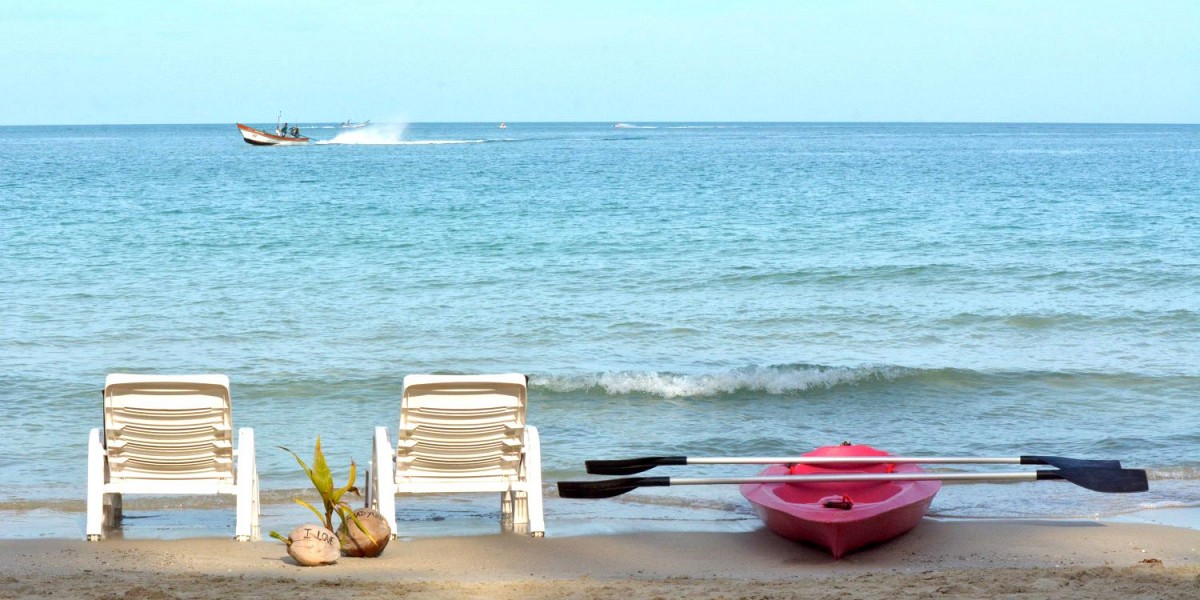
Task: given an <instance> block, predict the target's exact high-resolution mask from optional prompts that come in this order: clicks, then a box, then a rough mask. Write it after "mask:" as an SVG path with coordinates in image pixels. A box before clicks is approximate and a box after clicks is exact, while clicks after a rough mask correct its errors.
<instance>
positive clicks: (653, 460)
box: [583, 456, 687, 475]
mask: <svg viewBox="0 0 1200 600" xmlns="http://www.w3.org/2000/svg"><path fill="white" fill-rule="evenodd" d="M583 464H584V466H585V467H586V468H587V472H588V473H592V474H593V475H633V474H634V473H641V472H642V471H649V470H650V469H653V468H654V467H665V466H668V465H686V464H687V457H686V456H644V457H642V458H621V459H617V460H585V461H583Z"/></svg>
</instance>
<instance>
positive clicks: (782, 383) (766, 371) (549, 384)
mask: <svg viewBox="0 0 1200 600" xmlns="http://www.w3.org/2000/svg"><path fill="white" fill-rule="evenodd" d="M915 372H916V371H915V370H913V369H908V368H904V367H895V366H873V367H824V366H813V365H785V366H772V367H744V368H740V369H732V370H729V371H724V372H718V373H709V374H698V375H690V374H677V373H662V372H653V371H650V372H637V371H618V372H607V373H589V374H583V375H571V376H559V375H549V376H540V377H533V378H532V379H531V383H532V384H533V385H535V386H538V387H541V388H544V389H546V390H548V391H551V392H558V393H568V392H579V391H586V390H596V391H602V392H604V393H605V394H611V395H628V394H644V395H648V396H658V397H662V398H682V397H702V396H717V395H725V394H736V393H739V392H765V393H767V394H787V393H794V392H799V391H805V390H812V389H829V388H833V387H836V386H840V385H849V384H859V383H865V382H870V381H889V380H894V379H898V378H903V377H906V376H911V375H912V374H914V373H915Z"/></svg>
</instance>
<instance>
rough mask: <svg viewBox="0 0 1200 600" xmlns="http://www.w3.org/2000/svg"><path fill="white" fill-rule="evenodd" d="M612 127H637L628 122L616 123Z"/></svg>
mask: <svg viewBox="0 0 1200 600" xmlns="http://www.w3.org/2000/svg"><path fill="white" fill-rule="evenodd" d="M613 127H615V128H617V129H633V128H635V127H637V125H630V124H629V123H617V124H616V125H613Z"/></svg>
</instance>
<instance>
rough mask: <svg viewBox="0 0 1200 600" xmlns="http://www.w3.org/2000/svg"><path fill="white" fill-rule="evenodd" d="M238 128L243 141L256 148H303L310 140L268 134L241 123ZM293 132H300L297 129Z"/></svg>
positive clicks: (294, 136)
mask: <svg viewBox="0 0 1200 600" xmlns="http://www.w3.org/2000/svg"><path fill="white" fill-rule="evenodd" d="M237 128H238V131H240V132H241V134H242V139H243V140H246V143H247V144H253V145H255V146H302V145H304V144H307V143H308V138H306V137H300V136H298V135H292V136H288V135H277V134H274V133H267V132H265V131H262V130H260V129H255V128H253V127H249V126H247V125H242V124H241V123H238V124H237ZM293 130H295V131H299V130H298V129H296V128H293ZM283 133H286V132H283Z"/></svg>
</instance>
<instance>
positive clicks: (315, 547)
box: [287, 525, 341, 567]
mask: <svg viewBox="0 0 1200 600" xmlns="http://www.w3.org/2000/svg"><path fill="white" fill-rule="evenodd" d="M287 553H288V556H291V557H292V558H294V559H295V560H296V562H298V563H300V564H301V565H303V566H305V567H314V566H317V565H331V564H333V563H335V562H337V559H338V557H339V556H341V548H339V547H338V543H337V536H336V535H334V534H333V532H332V531H330V530H328V529H326V528H324V527H322V526H320V525H301V526H299V527H297V528H295V529H293V530H292V532H291V533H289V534H288V537H287Z"/></svg>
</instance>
